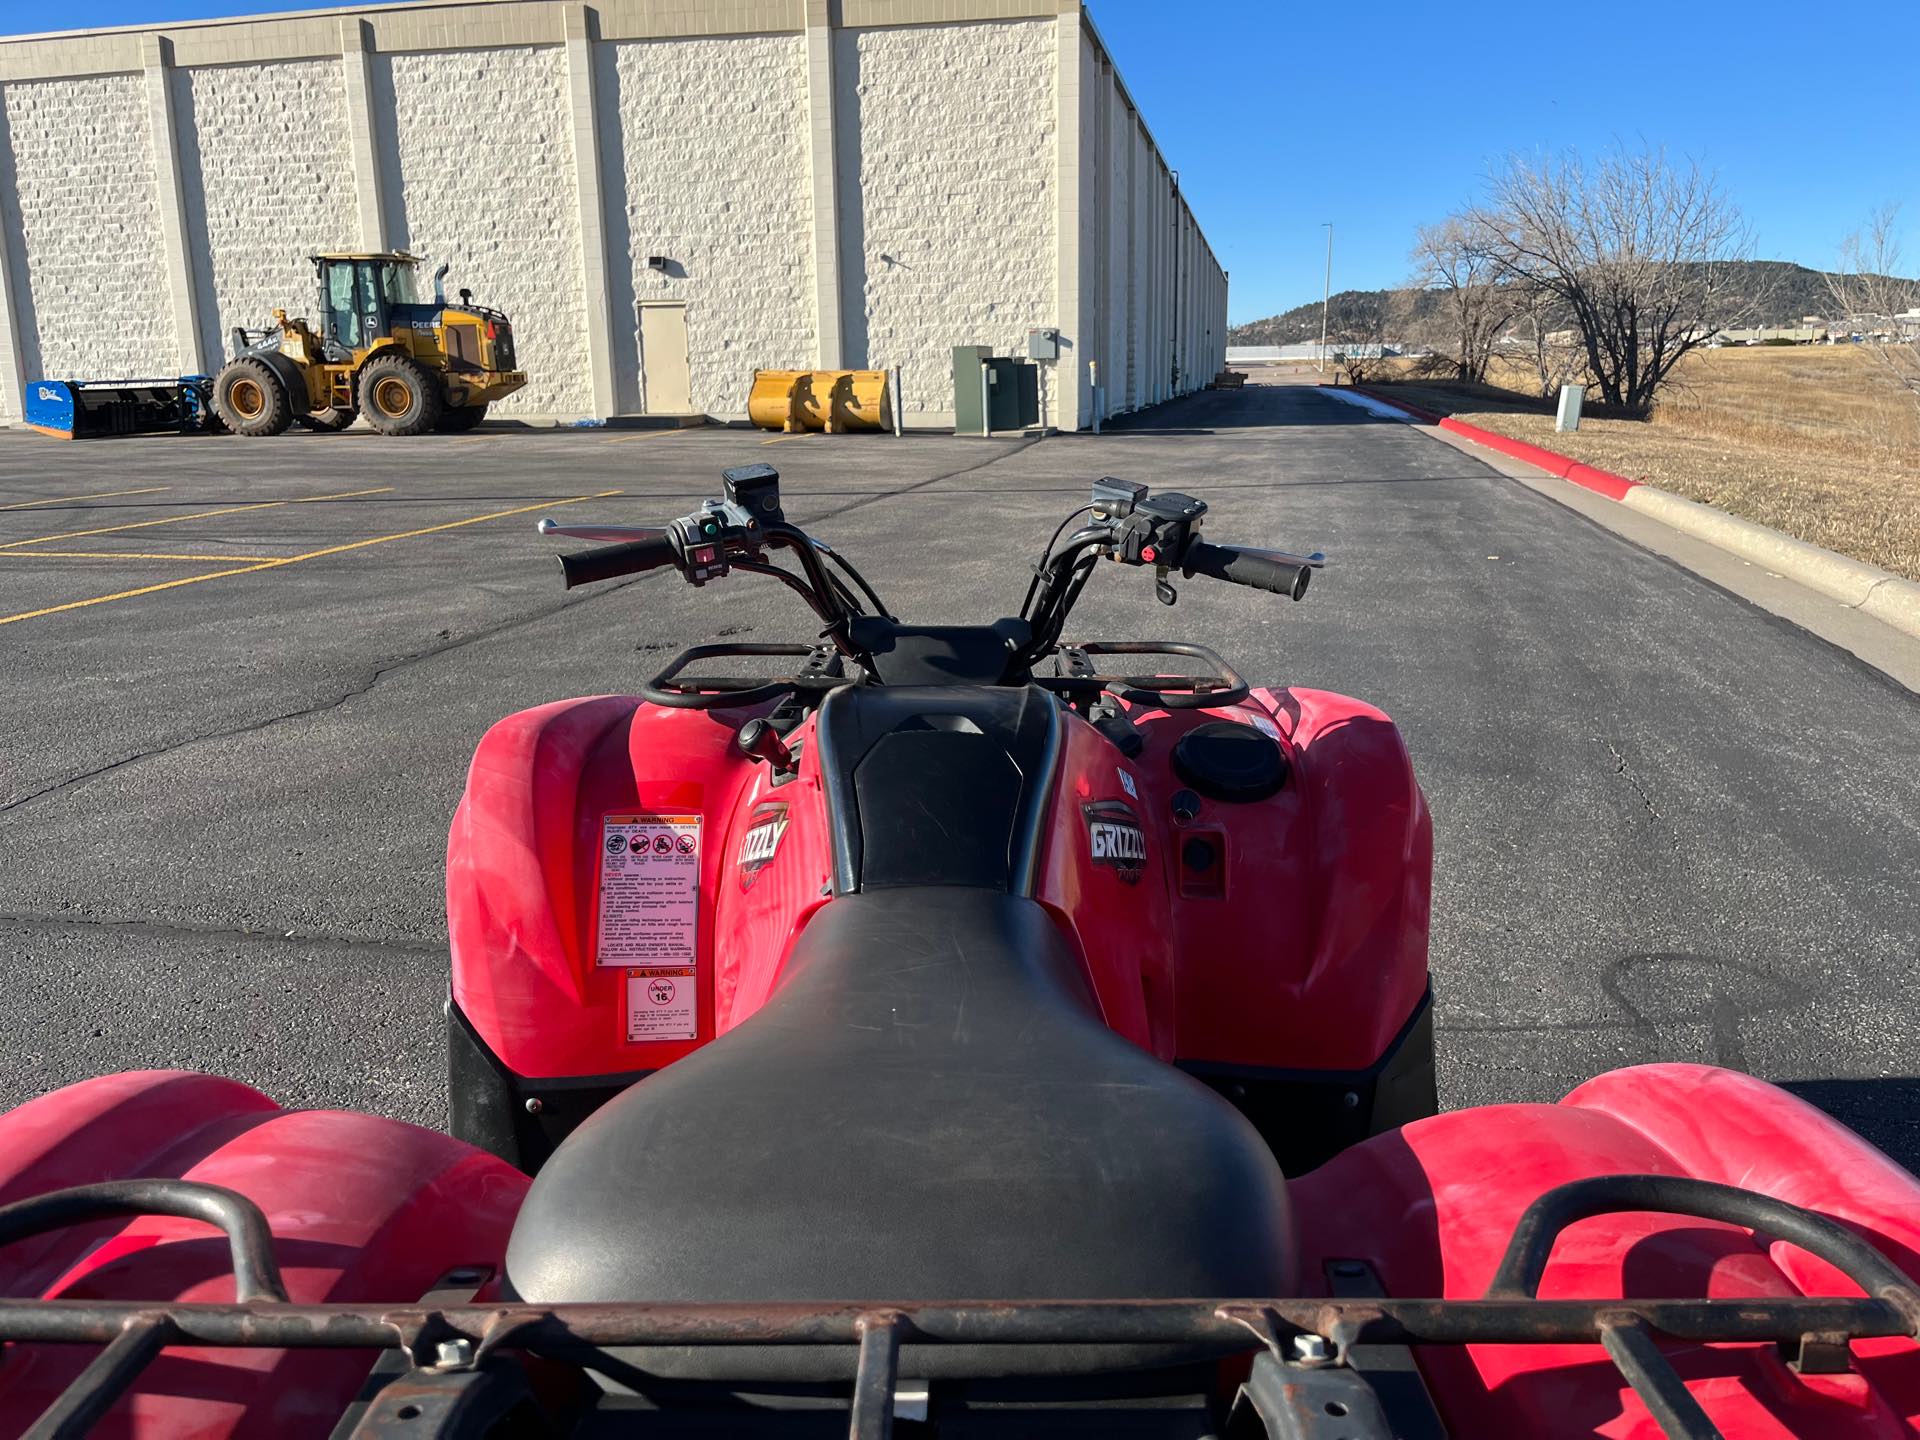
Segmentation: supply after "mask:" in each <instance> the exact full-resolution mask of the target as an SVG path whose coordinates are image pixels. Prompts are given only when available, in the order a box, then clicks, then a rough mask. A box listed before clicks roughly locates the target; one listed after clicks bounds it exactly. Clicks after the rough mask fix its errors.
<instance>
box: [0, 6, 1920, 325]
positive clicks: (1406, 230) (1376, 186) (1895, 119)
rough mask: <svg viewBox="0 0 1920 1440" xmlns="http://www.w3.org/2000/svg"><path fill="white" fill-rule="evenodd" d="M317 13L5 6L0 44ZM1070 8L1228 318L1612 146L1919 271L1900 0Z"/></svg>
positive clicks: (1912, 25)
mask: <svg viewBox="0 0 1920 1440" xmlns="http://www.w3.org/2000/svg"><path fill="white" fill-rule="evenodd" d="M316 3H317V0H297V3H295V0H79V3H78V4H75V5H71V6H69V7H67V8H65V9H52V8H46V7H39V6H31V5H29V4H26V3H24V0H0V33H5V32H7V31H12V32H15V33H18V32H21V31H26V30H33V29H41V28H46V27H47V26H48V24H49V22H50V21H51V23H52V24H55V25H61V26H97V25H130V24H139V23H145V22H151V21H156V20H176V19H185V18H189V17H193V16H205V15H234V14H250V13H257V12H260V11H265V10H291V9H310V8H314V7H315V5H316ZM1087 4H1088V8H1089V10H1090V11H1091V13H1092V15H1093V17H1094V23H1095V24H1096V25H1098V26H1099V28H1100V31H1101V33H1102V34H1103V35H1104V36H1105V37H1106V39H1107V43H1108V45H1109V46H1110V47H1111V48H1112V50H1113V52H1114V58H1115V60H1116V61H1117V63H1118V64H1119V67H1120V73H1121V74H1122V75H1123V76H1124V77H1125V78H1126V81H1127V84H1128V86H1129V88H1130V89H1131V90H1132V91H1133V94H1134V97H1135V99H1137V100H1138V101H1139V103H1140V106H1141V109H1142V111H1143V113H1144V114H1145V115H1146V117H1147V123H1148V125H1149V126H1150V127H1152V129H1153V132H1154V134H1155V136H1157V137H1158V139H1159V141H1160V144H1161V146H1162V147H1163V148H1164V149H1165V150H1166V152H1167V155H1168V157H1169V159H1170V160H1171V162H1172V164H1173V165H1174V166H1175V167H1176V168H1177V169H1178V170H1179V171H1180V175H1181V182H1182V184H1183V186H1184V187H1185V189H1186V191H1187V194H1188V197H1189V199H1190V200H1191V202H1192V204H1193V207H1194V210H1195V212H1196V213H1197V214H1198V216H1199V217H1200V223H1201V225H1202V227H1203V228H1204V229H1205V230H1206V232H1207V235H1208V238H1209V239H1210V240H1211V241H1212V242H1213V246H1214V250H1215V252H1216V253H1217V254H1218V255H1219V256H1220V259H1221V263H1222V264H1224V265H1225V266H1226V267H1227V269H1228V271H1229V272H1230V273H1231V275H1232V298H1231V301H1230V305H1231V316H1232V318H1233V320H1234V321H1235V322H1239V321H1244V320H1252V319H1257V318H1259V317H1260V316H1263V315H1269V314H1272V313H1274V312H1275V311H1279V310H1284V309H1287V308H1288V307H1290V306H1293V305H1296V304H1300V303H1302V302H1304V301H1307V300H1312V299H1317V298H1318V297H1319V294H1320V285H1321V267H1322V264H1323V262H1324V253H1325V252H1324V245H1325V232H1324V231H1323V230H1322V229H1321V228H1320V224H1321V222H1322V221H1325V220H1331V221H1333V222H1334V225H1335V236H1334V255H1333V286H1334V289H1336V290H1340V289H1351V288H1371V287H1374V286H1380V285H1389V284H1394V283H1396V282H1398V281H1400V280H1401V279H1403V278H1404V277H1405V275H1406V271H1407V259H1406V255H1407V249H1408V247H1409V245H1410V244H1411V242H1412V238H1413V232H1414V229H1415V227H1416V226H1418V225H1420V224H1422V223H1425V222H1427V221H1431V220H1436V219H1439V218H1440V217H1441V216H1443V215H1445V214H1446V213H1447V212H1448V211H1449V210H1450V209H1452V208H1453V207H1455V206H1457V205H1458V204H1460V203H1461V202H1462V201H1463V200H1465V199H1466V198H1468V197H1469V196H1470V195H1472V194H1473V192H1474V191H1475V189H1476V187H1477V186H1478V185H1479V183H1480V179H1481V177H1482V176H1483V175H1484V174H1485V172H1486V169H1487V166H1488V164H1489V162H1490V161H1494V160H1497V159H1498V158H1500V157H1501V156H1503V155H1505V154H1507V153H1508V152H1510V151H1516V150H1518V151H1525V152H1533V151H1538V150H1541V149H1561V148H1565V147H1576V148H1580V149H1586V150H1594V149H1599V148H1602V147H1604V146H1606V145H1607V144H1609V143H1610V142H1611V141H1613V140H1614V139H1616V138H1618V139H1622V140H1624V141H1626V142H1628V143H1630V144H1637V143H1639V142H1640V141H1641V140H1642V139H1645V140H1646V141H1648V142H1651V143H1654V144H1662V145H1666V146H1667V147H1668V148H1669V149H1670V150H1672V151H1673V152H1675V153H1677V154H1682V155H1693V156H1697V157H1699V158H1700V159H1702V160H1703V161H1705V162H1706V163H1708V164H1710V165H1711V166H1712V167H1713V168H1715V169H1717V170H1718V171H1719V173H1720V177H1721V179H1722V181H1723V182H1724V184H1725V185H1726V187H1727V189H1728V191H1729V192H1730V193H1731V194H1732V196H1733V198H1734V199H1735V201H1736V202H1737V203H1738V204H1739V205H1740V206H1741V207H1742V209H1743V210H1744V211H1745V212H1746V214H1747V217H1748V219H1749V220H1750V221H1751V222H1752V224H1753V227H1754V229H1755V231H1756V242H1757V246H1756V253H1757V254H1758V255H1759V256H1760V257H1761V258H1763V259H1778V260H1796V261H1799V262H1801V263H1802V264H1806V265H1813V266H1823V265H1827V264H1830V263H1832V261H1833V259H1834V256H1835V250H1836V248H1837V246H1838V244H1839V242H1840V240H1841V238H1842V237H1843V236H1845V235H1846V234H1847V233H1848V232H1849V231H1851V230H1854V229H1857V228H1858V227H1859V226H1860V224H1861V223H1862V222H1863V221H1864V220H1865V219H1866V217H1867V215H1868V213H1869V212H1871V211H1872V210H1874V209H1875V208H1876V207H1878V206H1880V205H1882V204H1884V203H1886V202H1888V201H1901V202H1904V204H1905V207H1906V208H1905V210H1904V211H1903V214H1902V219H1903V221H1904V222H1905V223H1904V225H1903V229H1904V230H1905V233H1906V236H1907V244H1906V252H1907V257H1906V258H1907V261H1908V263H1907V266H1906V267H1905V268H1906V269H1907V271H1908V273H1913V272H1914V271H1915V270H1916V269H1920V104H1917V102H1920V69H1917V68H1916V66H1917V65H1920V3H1916V0H1858V3H1855V4H1852V5H1847V6H1843V7H1839V8H1835V7H1833V6H1822V5H1817V4H1809V3H1807V0H1659V3H1647V0H1610V3H1608V4H1607V5H1604V6H1601V7H1585V8H1581V7H1566V6H1562V7H1558V8H1556V7H1554V6H1550V5H1539V4H1525V5H1522V4H1517V3H1509V0H1501V3H1498V4H1495V3H1490V0H1479V3H1476V4H1459V3H1455V4H1452V5H1434V4H1430V3H1429V4H1414V3H1410V0H1372V3H1364V4H1360V3H1339V0H1335V3H1315V0H1198V3H1194V0H1189V3H1187V4H1185V5H1169V4H1167V3H1166V0H1087ZM1596 14H1601V15H1604V17H1605V21H1604V24H1602V23H1598V22H1596V21H1595V19H1594V18H1593V17H1594V16H1595V15H1596ZM1556 27H1558V28H1556Z"/></svg>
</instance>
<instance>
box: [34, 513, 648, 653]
mask: <svg viewBox="0 0 1920 1440" xmlns="http://www.w3.org/2000/svg"><path fill="white" fill-rule="evenodd" d="M389 488H391V487H389ZM620 493H621V492H620V491H618V490H596V491H595V492H594V493H593V494H591V495H572V496H569V497H567V498H566V499H564V500H543V501H541V502H540V503H539V504H538V505H522V506H520V507H519V508H517V509H514V510H495V511H493V512H492V513H491V514H488V515H474V516H470V517H469V518H467V519H465V520H450V521H448V522H447V523H446V524H444V525H428V526H425V527H423V528H421V529H419V530H402V531H401V532H400V533H399V534H397V535H375V536H373V537H372V538H371V539H367V540H355V541H352V542H351V543H349V544H346V545H329V546H328V547H327V548H326V549H324V550H309V551H308V552H307V553H306V554H304V555H288V556H285V557H283V558H281V559H278V560H268V561H264V562H262V563H261V564H257V565H240V566H237V567H235V568H234V569H231V570H215V571H212V572H211V573H209V574H206V575H188V576H186V577H185V578H184V579H180V580H163V581H162V582H161V583H160V584H158V585H142V586H140V588H139V589H137V590H119V591H116V592H115V593H113V594H112V595H95V596H93V597H92V598H91V599H88V600H69V601H68V602H67V603H66V604H64V605H48V606H46V607H44V608H42V609H39V610H23V611H21V612H20V613H19V614H18V615H0V625H11V624H13V623H14V622H15V621H17V620H37V619H39V618H40V617H41V616H42V615H58V614H60V613H61V612H62V611H65V610H83V609H85V608H86V607H87V606H89V605H105V604H106V603H107V602H108V601H110V600H131V599H133V598H134V597H135V596H138V595H153V594H156V593H158V592H159V591H161V590H177V589H178V588H179V587H180V586H182V585H198V584H200V583H201V582H202V581H206V580H222V579H225V578H226V577H227V576H229V575H251V574H253V573H255V572H256V571H260V570H277V569H279V568H280V567H281V566H283V565H298V564H299V563H300V562H301V561H302V560H318V559H319V558H320V557H321V556H323V555H339V554H341V553H343V552H345V551H348V550H363V549H365V548H366V547H367V546H369V545H385V544H386V543H387V542H388V541H390V540H410V539H412V538H413V537H414V536H416V535H433V534H437V533H438V532H440V531H442V530H458V529H459V528H460V527H461V526H463V525H478V524H479V523H480V522H481V521H483V520H503V519H505V518H506V517H507V516H509V515H525V514H528V513H529V512H531V511H534V510H557V509H559V508H560V507H561V506H562V505H578V504H579V503H580V502H581V501H582V500H604V499H605V498H606V497H607V496H609V495H618V494H620ZM312 498H313V499H316V500H319V499H326V498H330V497H326V496H319V495H316V496H313V497H312Z"/></svg>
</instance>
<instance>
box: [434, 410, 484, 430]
mask: <svg viewBox="0 0 1920 1440" xmlns="http://www.w3.org/2000/svg"><path fill="white" fill-rule="evenodd" d="M486 418H487V407H486V406H485V405H459V406H455V407H454V408H452V409H449V410H442V411H441V412H440V419H439V421H438V422H437V423H436V424H435V425H434V427H433V428H434V429H436V430H438V431H439V432H440V433H441V434H443V435H455V434H459V433H460V432H462V431H466V430H478V429H479V428H480V422H481V421H482V420H484V419H486Z"/></svg>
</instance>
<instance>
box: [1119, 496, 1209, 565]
mask: <svg viewBox="0 0 1920 1440" xmlns="http://www.w3.org/2000/svg"><path fill="white" fill-rule="evenodd" d="M1206 513H1207V502H1206V501H1204V500H1196V499H1194V498H1193V496H1191V495H1182V494H1180V493H1179V492H1177V491H1169V492H1168V493H1166V494H1165V495H1153V496H1146V497H1142V498H1141V499H1140V501H1139V502H1138V503H1137V504H1135V505H1134V507H1133V510H1132V512H1131V513H1129V514H1128V515H1127V516H1126V518H1125V519H1123V520H1120V521H1119V522H1117V523H1116V524H1115V526H1114V530H1113V558H1114V559H1116V560H1118V561H1120V562H1121V563H1122V564H1125V565H1172V564H1177V563H1178V562H1179V559H1180V556H1181V555H1182V554H1183V553H1184V552H1185V551H1186V548H1187V545H1188V543H1189V542H1190V541H1192V539H1193V537H1194V536H1195V535H1197V534H1198V533H1199V532H1200V521H1201V517H1203V516H1204V515H1205V514H1206Z"/></svg>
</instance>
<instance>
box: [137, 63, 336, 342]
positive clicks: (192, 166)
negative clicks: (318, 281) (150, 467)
mask: <svg viewBox="0 0 1920 1440" xmlns="http://www.w3.org/2000/svg"><path fill="white" fill-rule="evenodd" d="M172 78H173V84H174V94H175V101H174V114H175V116H176V119H175V122H174V123H175V125H176V127H177V128H178V130H179V150H180V183H181V186H182V189H183V192H184V195H185V198H186V210H187V233H188V245H189V246H190V247H191V250H192V253H193V267H194V292H195V294H196V296H197V297H198V299H199V315H198V320H199V325H200V334H201V336H202V344H203V347H204V349H205V352H206V354H207V356H208V357H209V359H210V360H213V359H215V357H217V358H218V359H222V360H224V359H226V358H228V356H229V353H230V350H231V347H230V346H229V345H228V343H227V339H226V336H227V332H228V331H230V330H231V329H232V328H233V327H234V326H236V325H242V326H245V327H246V328H248V329H250V330H257V329H260V328H261V327H263V326H265V325H269V324H271V323H272V314H273V310H274V307H275V306H285V307H286V309H287V312H288V313H289V314H292V315H300V316H305V317H306V318H307V319H308V320H309V321H310V322H311V323H313V324H314V325H316V326H317V325H318V324H319V323H320V316H319V313H318V312H319V304H318V294H317V291H316V289H315V282H314V274H313V267H312V266H311V265H310V264H308V263H307V257H308V256H309V255H312V254H314V253H316V252H318V251H322V250H346V249H352V248H354V247H355V246H357V245H358V244H359V243H360V237H359V217H358V215H357V213H356V210H355V203H354V188H353V155H352V151H351V149H350V142H349V140H348V135H347V108H346V91H345V88H344V86H343V85H342V83H341V78H340V65H339V62H338V61H333V60H308V61H298V62H292V63H285V64H277V65H220V66H207V67H202V68H199V69H195V70H184V71H180V72H178V73H176V74H175V75H174V76H173V77H172Z"/></svg>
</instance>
